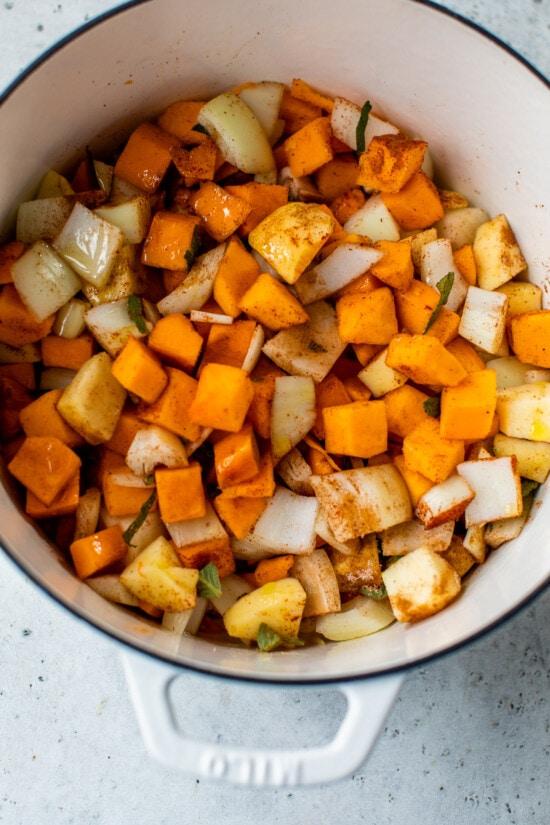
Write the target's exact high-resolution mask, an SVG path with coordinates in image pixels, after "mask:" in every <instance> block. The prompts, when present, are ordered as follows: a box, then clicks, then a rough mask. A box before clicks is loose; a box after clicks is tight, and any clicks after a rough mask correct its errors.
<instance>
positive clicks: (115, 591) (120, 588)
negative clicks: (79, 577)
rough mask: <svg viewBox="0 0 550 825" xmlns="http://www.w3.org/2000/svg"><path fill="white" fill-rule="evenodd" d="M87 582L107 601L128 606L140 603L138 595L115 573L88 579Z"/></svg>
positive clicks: (135, 605)
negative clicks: (125, 585)
mask: <svg viewBox="0 0 550 825" xmlns="http://www.w3.org/2000/svg"><path fill="white" fill-rule="evenodd" d="M86 584H87V585H88V586H89V587H91V588H92V590H95V592H96V593H99V595H100V596H103V598H104V599H107V601H110V602H114V603H115V604H124V605H127V606H128V607H137V606H138V604H139V602H138V600H137V599H136V597H135V596H134V595H133V594H132V593H130V591H129V590H128V589H127V588H126V587H124V585H123V584H122V582H121V581H120V577H119V576H117V575H115V574H113V573H108V574H106V575H104V576H94V577H93V578H91V579H86Z"/></svg>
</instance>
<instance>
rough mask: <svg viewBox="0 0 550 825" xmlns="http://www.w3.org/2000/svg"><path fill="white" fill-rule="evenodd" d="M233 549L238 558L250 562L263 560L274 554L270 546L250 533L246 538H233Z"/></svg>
mask: <svg viewBox="0 0 550 825" xmlns="http://www.w3.org/2000/svg"><path fill="white" fill-rule="evenodd" d="M231 550H232V551H233V555H234V556H235V558H236V559H242V560H243V561H248V562H254V561H261V560H262V559H268V558H269V557H270V556H272V555H273V552H272V551H271V550H270V549H269V547H265V546H264V545H263V544H259V543H258V542H257V541H255V540H252V539H251V537H250V534H249V535H248V536H245V538H244V539H231Z"/></svg>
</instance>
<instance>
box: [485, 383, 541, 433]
mask: <svg viewBox="0 0 550 825" xmlns="http://www.w3.org/2000/svg"><path fill="white" fill-rule="evenodd" d="M497 415H498V420H499V426H500V429H501V431H502V432H503V433H504V434H505V435H509V436H513V437H515V438H527V439H528V440H529V441H550V384H547V383H543V382H540V383H537V384H524V385H522V386H520V387H510V388H509V389H507V390H502V391H501V392H499V394H498V398H497Z"/></svg>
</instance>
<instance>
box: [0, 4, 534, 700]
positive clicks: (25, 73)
mask: <svg viewBox="0 0 550 825" xmlns="http://www.w3.org/2000/svg"><path fill="white" fill-rule="evenodd" d="M152 1H153V0H127V2H124V3H122V4H121V5H119V6H116V7H115V8H112V9H109V10H108V11H105V12H102V13H101V14H99V15H98V16H97V17H94V18H93V19H92V20H89V21H87V22H85V23H83V24H82V25H81V26H78V27H77V28H76V29H74V30H73V31H71V32H69V33H68V34H66V35H64V36H63V37H62V38H60V39H59V40H57V41H56V42H55V43H54V44H53V45H52V46H50V47H49V48H48V49H46V50H45V51H44V52H42V53H41V54H40V55H39V56H38V57H37V58H36V59H35V60H33V61H32V62H31V63H30V64H29V65H28V66H26V67H25V68H24V69H22V70H21V71H20V72H19V73H18V74H17V75H16V77H15V78H14V79H13V80H12V81H11V83H8V85H7V86H6V87H5V88H4V89H3V90H2V91H1V92H0V107H1V106H2V104H3V103H5V102H6V101H7V100H8V99H9V98H10V97H11V96H12V94H13V93H14V92H15V91H17V89H18V88H19V86H20V85H21V84H22V83H24V82H25V80H27V78H28V77H30V76H31V75H32V74H34V72H35V71H37V70H38V69H39V68H41V67H42V65H43V64H45V63H46V62H47V61H48V60H49V59H50V58H51V57H53V56H54V55H55V54H57V52H59V51H61V50H62V49H63V48H64V47H65V46H67V45H69V44H70V43H72V42H73V41H74V40H77V39H78V38H79V37H80V36H81V35H83V34H85V33H86V32H88V31H89V30H91V29H93V28H96V27H98V26H101V25H102V24H103V23H106V22H108V21H109V20H111V18H113V17H116V16H118V15H119V14H124V13H125V12H127V11H130V10H131V9H133V8H134V7H136V6H141V5H145V3H150V2H152ZM410 2H413V3H417V4H418V5H421V6H426V7H427V8H429V9H431V10H432V11H434V12H438V13H440V14H443V15H446V16H447V17H450V18H451V19H452V20H455V21H456V22H458V23H461V24H462V25H464V26H467V27H468V28H470V29H472V30H473V31H475V32H477V33H478V34H480V35H482V36H483V37H485V38H486V39H487V40H489V41H491V42H492V43H493V44H494V45H496V46H498V47H499V48H500V49H503V50H504V51H505V52H507V53H508V54H509V55H510V56H511V57H513V58H514V59H515V60H516V61H517V62H518V63H520V64H522V65H523V66H524V67H525V68H526V69H527V70H528V71H529V72H530V73H531V74H533V75H534V76H535V77H536V78H537V79H538V80H539V81H541V82H542V84H543V85H544V86H545V87H546V89H547V90H549V91H550V80H549V79H548V78H547V77H546V76H545V75H544V74H543V73H542V72H541V71H540V70H539V69H537V68H536V67H535V66H534V65H533V64H532V63H531V62H530V61H529V60H528V59H527V58H526V57H524V56H523V55H522V54H520V53H519V52H518V51H516V50H515V49H514V48H513V47H512V46H511V45H509V44H508V43H505V42H504V41H503V40H501V39H500V38H499V37H497V35H495V34H493V33H492V32H490V31H488V30H487V29H485V28H484V27H483V26H481V25H480V24H479V23H476V22H475V21H473V20H469V19H468V18H466V17H464V16H463V15H462V14H460V13H459V12H456V11H453V10H452V9H447V8H444V7H443V6H440V5H439V4H438V3H435V2H433V0H410ZM0 547H1V548H2V549H3V550H4V552H5V553H6V555H7V556H8V558H9V559H11V561H12V562H13V564H14V565H15V566H16V567H17V568H18V569H19V570H21V571H22V572H23V573H24V574H25V575H26V576H27V577H28V578H29V579H31V581H32V582H33V583H34V584H35V585H37V586H38V587H39V588H40V590H41V591H42V592H43V593H45V594H46V595H47V596H48V597H49V598H50V599H52V601H54V602H56V603H57V604H59V605H61V606H62V607H63V608H65V609H66V610H67V611H68V612H70V613H71V614H72V615H73V616H74V617H75V618H76V619H77V620H79V621H81V622H83V623H85V624H86V625H88V626H89V627H90V628H92V630H93V631H95V632H97V633H101V634H104V635H106V636H108V637H110V638H111V639H113V640H114V641H115V642H117V643H118V644H120V645H123V646H127V647H129V648H131V649H133V650H135V651H137V652H138V653H141V654H142V655H144V656H148V657H150V658H152V659H157V660H159V661H161V662H164V663H165V664H169V665H172V666H177V667H179V668H181V670H182V671H185V670H188V671H192V672H195V673H199V674H202V675H207V676H210V677H216V678H220V679H228V680H232V681H237V682H250V683H256V684H262V685H266V686H267V685H275V686H276V685H281V686H284V685H287V686H292V685H294V686H296V687H299V686H305V685H323V684H327V685H329V684H338V683H343V682H355V681H361V680H365V679H374V678H377V677H378V676H383V675H388V674H392V673H405V672H406V671H408V670H411V669H413V668H416V667H419V666H420V665H425V664H427V663H429V662H431V661H433V660H435V659H439V658H442V657H444V656H448V655H450V654H452V653H455V652H457V651H458V650H460V649H461V648H463V647H465V646H466V645H469V644H471V643H473V642H475V641H477V640H478V639H481V638H482V637H483V636H486V635H488V634H489V633H492V632H494V631H495V630H497V629H498V628H500V627H503V626H504V625H505V624H506V622H508V621H509V620H510V619H512V618H513V617H514V616H516V615H518V614H519V613H520V612H521V611H523V610H524V609H525V608H526V607H528V606H529V605H531V604H532V603H534V601H535V600H536V599H537V598H538V597H539V596H540V595H541V593H543V591H544V590H546V588H547V587H548V586H549V585H550V572H549V573H548V575H547V577H546V578H545V580H544V581H543V582H541V584H539V585H538V586H537V587H536V588H535V589H534V590H533V591H532V592H531V593H529V594H528V595H527V596H525V597H524V598H523V599H522V600H521V601H520V602H519V603H518V604H516V605H514V606H513V607H511V608H509V609H508V610H506V611H505V612H503V613H502V615H501V616H499V618H498V619H495V620H494V621H492V622H490V623H489V624H487V625H486V626H484V627H482V628H480V629H479V630H478V631H477V632H475V633H473V634H471V635H469V636H467V637H466V638H464V639H462V640H461V641H459V642H456V643H454V644H452V645H449V646H448V647H446V648H444V649H443V650H438V651H435V652H434V653H430V654H427V655H425V656H420V657H418V658H415V659H413V660H411V661H410V662H407V663H406V664H402V665H395V666H389V667H386V668H379V669H378V670H376V671H374V672H373V673H368V674H364V675H362V674H357V675H355V676H342V677H337V676H334V677H328V678H310V679H308V678H303V679H299V678H298V679H286V678H281V679H274V678H272V679H264V678H257V677H255V676H252V675H250V676H248V675H246V676H243V675H234V674H231V673H217V672H216V673H215V672H213V671H211V670H209V669H208V668H206V667H199V666H198V665H193V664H189V663H186V664H182V663H181V662H179V661H178V660H177V659H176V658H175V657H173V656H170V655H168V654H164V653H157V652H155V653H154V652H152V651H150V650H146V649H144V648H142V647H141V646H140V645H138V644H137V643H134V642H132V641H129V640H128V639H125V638H122V637H121V635H119V634H118V633H116V632H115V631H113V630H111V629H110V628H107V627H103V626H102V625H101V624H100V623H99V622H98V621H96V620H94V619H93V618H91V617H89V616H87V615H85V613H84V611H81V610H80V609H79V608H77V607H76V606H75V605H74V604H73V603H72V602H71V601H70V600H68V599H64V598H62V597H61V596H59V595H57V594H56V593H54V592H53V591H52V590H50V588H49V587H48V586H47V585H46V584H44V582H42V581H41V580H40V579H39V577H38V576H37V575H36V574H35V573H34V572H33V571H31V570H30V569H29V568H27V566H26V565H25V564H24V563H23V561H22V560H21V559H20V558H19V556H18V554H17V552H16V551H15V550H13V549H12V548H10V547H9V546H7V545H6V544H4V543H0Z"/></svg>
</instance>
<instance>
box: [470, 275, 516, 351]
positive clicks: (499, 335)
mask: <svg viewBox="0 0 550 825" xmlns="http://www.w3.org/2000/svg"><path fill="white" fill-rule="evenodd" d="M507 306H508V298H507V297H506V295H502V294H501V293H500V292H489V291H488V290H486V289H479V288H478V287H477V286H470V287H468V292H467V294H466V301H465V302H464V308H463V310H462V318H461V320H460V326H459V328H458V332H459V334H460V335H461V336H462V338H466V340H467V341H471V342H472V344H475V345H476V346H477V347H480V348H481V349H484V350H485V352H492V353H498V351H499V349H500V347H501V345H502V341H503V338H504V331H505V328H506V308H507Z"/></svg>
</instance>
